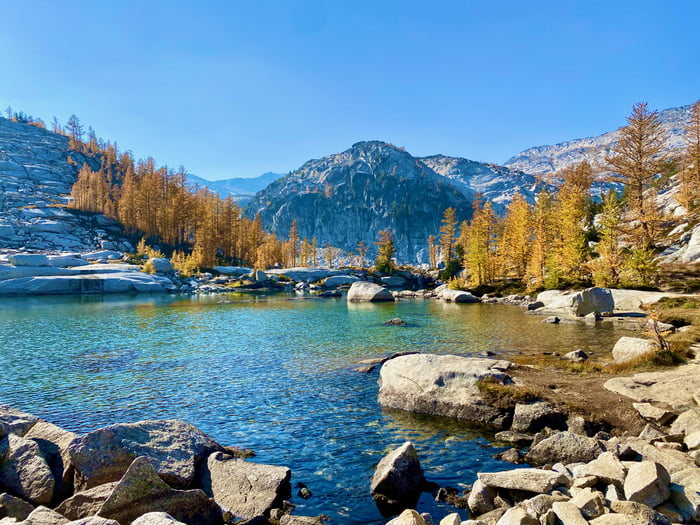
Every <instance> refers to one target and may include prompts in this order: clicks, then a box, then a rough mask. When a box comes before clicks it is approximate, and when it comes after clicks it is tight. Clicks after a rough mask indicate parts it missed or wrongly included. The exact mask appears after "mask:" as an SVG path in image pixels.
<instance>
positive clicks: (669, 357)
mask: <svg viewBox="0 0 700 525" xmlns="http://www.w3.org/2000/svg"><path fill="white" fill-rule="evenodd" d="M684 357H685V354H684V353H681V352H677V351H673V350H656V351H654V352H647V353H646V354H642V355H640V356H639V357H637V358H635V359H632V360H630V361H626V362H624V363H610V364H609V365H608V366H606V367H605V368H604V369H603V371H604V372H606V373H608V374H626V373H628V372H638V371H641V370H652V369H655V368H664V367H669V366H674V365H677V364H680V363H682V362H683V361H684Z"/></svg>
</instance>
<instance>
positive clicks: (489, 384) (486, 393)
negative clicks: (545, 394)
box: [476, 376, 540, 409]
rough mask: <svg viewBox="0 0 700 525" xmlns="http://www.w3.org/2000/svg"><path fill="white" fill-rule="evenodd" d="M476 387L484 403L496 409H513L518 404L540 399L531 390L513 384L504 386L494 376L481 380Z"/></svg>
mask: <svg viewBox="0 0 700 525" xmlns="http://www.w3.org/2000/svg"><path fill="white" fill-rule="evenodd" d="M476 387H477V388H478V389H479V393H480V394H481V397H482V398H483V399H484V401H486V402H487V403H488V404H490V405H493V406H495V407H496V408H503V409H508V408H513V407H515V405H516V404H518V403H532V402H534V401H539V399H540V398H539V396H538V395H537V394H536V393H534V392H532V391H531V390H528V389H526V388H523V387H521V386H516V385H513V384H510V385H504V384H503V383H501V382H500V381H499V380H498V379H497V378H495V377H493V376H487V377H484V378H482V379H479V380H478V381H477V382H476Z"/></svg>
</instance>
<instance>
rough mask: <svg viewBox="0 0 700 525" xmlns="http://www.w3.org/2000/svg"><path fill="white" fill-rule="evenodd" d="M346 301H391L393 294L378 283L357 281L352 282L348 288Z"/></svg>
mask: <svg viewBox="0 0 700 525" xmlns="http://www.w3.org/2000/svg"><path fill="white" fill-rule="evenodd" d="M348 301H351V302H370V303H377V302H392V301H394V296H393V294H392V293H391V292H390V291H389V290H387V289H386V288H384V287H383V286H379V285H378V284H374V283H370V282H367V281H358V282H355V283H352V286H351V287H350V289H349V290H348Z"/></svg>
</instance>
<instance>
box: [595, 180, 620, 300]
mask: <svg viewBox="0 0 700 525" xmlns="http://www.w3.org/2000/svg"><path fill="white" fill-rule="evenodd" d="M621 218H622V202H621V201H620V199H619V197H618V195H617V193H616V192H615V190H610V191H608V193H606V195H605V196H604V197H603V201H602V203H601V209H600V213H599V214H598V215H597V217H596V222H597V225H596V226H597V230H598V236H599V241H598V244H597V245H596V251H597V252H598V257H597V258H595V259H593V260H592V261H591V262H590V267H591V269H592V274H593V282H594V283H595V284H596V286H605V287H612V288H614V287H617V286H619V284H620V277H621V272H622V265H623V258H622V252H621V248H620V230H619V228H620V221H621Z"/></svg>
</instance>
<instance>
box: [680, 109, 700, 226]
mask: <svg viewBox="0 0 700 525" xmlns="http://www.w3.org/2000/svg"><path fill="white" fill-rule="evenodd" d="M684 131H685V135H684V139H685V144H686V151H685V156H684V159H683V160H684V162H683V167H682V169H681V172H680V174H679V179H680V191H679V201H680V202H679V203H680V204H681V206H683V207H684V208H685V209H686V210H687V211H688V212H689V213H694V212H696V211H698V210H699V209H700V100H698V101H697V102H695V104H693V106H692V107H691V109H690V119H689V121H688V123H687V124H686V126H685V129H684Z"/></svg>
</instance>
